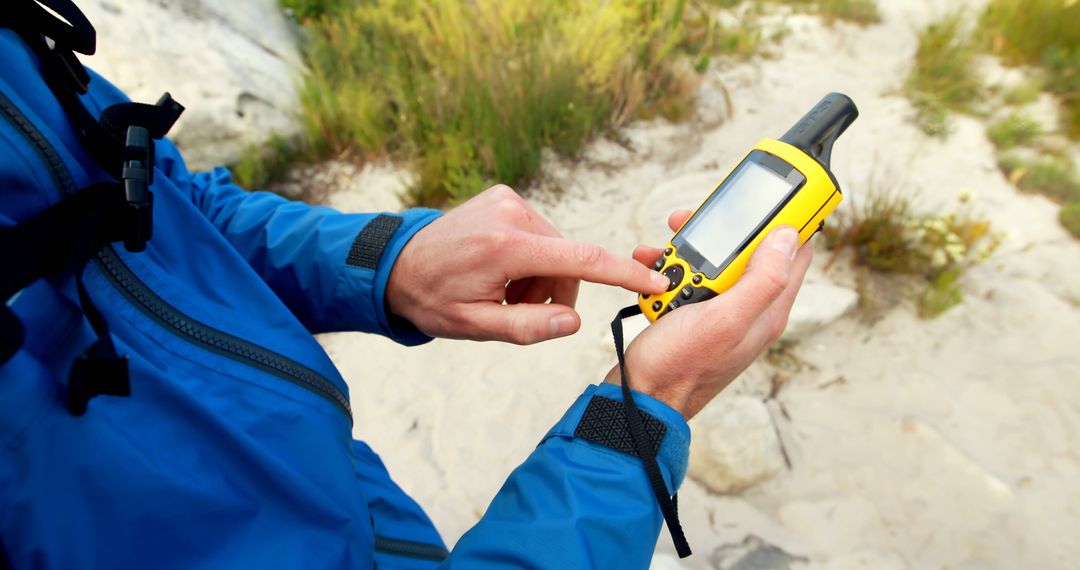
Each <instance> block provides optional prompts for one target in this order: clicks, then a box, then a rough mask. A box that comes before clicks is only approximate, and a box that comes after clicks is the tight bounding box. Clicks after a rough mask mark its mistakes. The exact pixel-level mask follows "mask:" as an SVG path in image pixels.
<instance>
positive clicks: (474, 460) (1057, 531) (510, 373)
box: [322, 0, 1080, 570]
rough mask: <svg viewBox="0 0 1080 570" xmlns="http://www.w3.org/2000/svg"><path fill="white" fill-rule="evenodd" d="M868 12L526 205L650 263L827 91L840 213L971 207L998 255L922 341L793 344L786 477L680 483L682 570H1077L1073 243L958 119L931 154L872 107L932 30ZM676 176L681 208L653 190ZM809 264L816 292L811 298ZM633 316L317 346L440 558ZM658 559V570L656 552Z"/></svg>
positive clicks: (911, 8)
mask: <svg viewBox="0 0 1080 570" xmlns="http://www.w3.org/2000/svg"><path fill="white" fill-rule="evenodd" d="M880 4H881V6H882V9H883V11H884V12H885V16H886V21H885V23H884V24H882V25H878V26H872V27H869V28H866V29H860V28H857V27H854V26H850V25H845V24H837V25H836V26H834V27H833V28H826V27H824V26H823V25H822V24H821V23H820V22H819V21H818V20H817V19H815V18H809V17H801V16H793V17H791V18H789V19H788V22H787V24H788V26H789V27H790V28H791V29H792V30H793V31H794V33H792V34H790V35H789V36H788V37H787V39H786V40H784V43H783V44H782V48H783V49H778V50H775V51H777V52H778V53H782V54H783V55H782V57H779V58H778V59H773V60H765V61H759V62H757V63H748V64H744V65H740V66H738V67H735V68H733V69H728V70H725V71H723V72H720V73H719V74H718V75H717V76H716V77H714V78H713V79H714V80H722V81H723V83H724V84H726V86H727V88H728V89H729V90H730V93H731V95H732V99H733V106H734V116H733V118H732V119H731V120H730V121H728V122H726V123H725V124H723V125H721V126H719V127H714V128H709V129H705V130H702V129H701V128H700V127H695V126H691V125H676V126H672V125H667V124H641V125H635V126H632V127H631V128H630V129H629V130H628V131H627V132H626V135H627V136H628V137H629V139H630V140H631V141H633V143H634V145H633V146H634V148H633V150H632V151H631V150H627V149H624V148H622V147H619V146H618V145H615V144H613V143H610V142H606V141H601V142H598V143H597V144H595V145H593V147H591V148H590V150H589V151H588V153H587V156H586V160H584V161H582V162H581V163H578V164H571V163H563V162H560V161H557V160H550V161H549V168H548V169H547V172H548V174H549V176H550V177H551V180H553V181H555V182H556V183H557V184H558V185H559V186H561V187H562V188H563V192H562V194H561V195H559V196H551V195H546V194H545V193H544V192H542V191H539V192H535V193H534V194H532V195H531V197H530V200H531V201H532V202H533V203H534V204H535V205H536V207H537V208H538V209H539V210H540V211H541V212H542V213H544V214H545V215H547V216H549V217H550V219H552V220H553V221H554V223H555V224H556V225H557V226H558V227H559V228H560V229H561V230H562V231H563V233H564V234H566V235H567V236H568V237H572V238H575V239H580V240H587V241H592V242H596V243H600V244H603V245H604V246H606V247H609V248H611V249H612V250H614V251H617V252H625V253H627V254H629V252H630V251H631V249H632V248H633V246H634V245H635V244H637V243H640V242H649V243H653V244H660V243H662V242H663V241H665V240H666V239H667V237H669V232H668V231H667V229H666V227H665V226H664V223H663V220H664V219H665V217H666V215H667V213H668V212H669V211H670V210H671V209H673V208H676V207H691V206H693V205H695V204H696V203H697V201H698V200H700V198H701V197H702V196H703V195H704V194H705V193H706V192H708V190H709V189H710V185H711V184H714V183H715V182H716V181H718V180H720V179H721V178H722V177H723V175H724V174H725V173H726V170H727V169H728V168H730V167H731V166H732V165H733V163H734V162H736V161H737V160H738V159H739V158H741V156H742V155H743V154H744V153H745V152H746V150H747V149H748V148H750V147H751V146H752V145H753V144H754V142H756V140H757V139H759V138H761V137H763V136H773V137H775V136H779V135H780V134H782V133H783V131H784V130H786V128H787V127H788V126H790V124H791V123H792V122H793V121H794V120H795V119H797V118H798V117H799V116H801V114H802V113H803V112H805V111H806V110H807V109H808V108H809V107H810V106H811V105H812V104H813V103H814V102H815V101H817V99H818V98H820V97H821V96H822V95H823V94H824V93H826V92H828V91H834V90H835V91H843V92H846V93H848V94H849V95H851V96H852V97H853V98H854V99H855V101H856V102H857V103H858V105H859V107H860V110H861V113H862V115H861V117H860V119H859V120H858V121H857V122H856V124H855V126H854V127H852V129H851V130H850V131H849V132H848V133H847V134H846V135H845V136H844V138H843V139H842V140H841V142H840V143H838V144H837V148H836V150H835V153H834V160H833V166H834V170H835V171H836V174H837V177H838V178H839V180H840V181H841V183H842V184H843V185H844V187H845V190H846V196H847V197H848V200H849V202H848V203H847V204H846V206H845V207H850V202H852V201H856V200H858V199H859V194H860V193H861V192H864V191H865V189H866V186H867V183H868V181H869V180H870V179H871V178H873V179H874V180H876V181H877V183H879V184H881V185H890V184H896V185H901V186H906V187H909V188H913V189H917V190H918V191H919V192H920V193H921V194H920V196H921V197H920V199H919V200H918V203H919V206H920V207H922V208H923V209H926V210H930V211H933V210H935V209H938V208H942V209H952V208H953V207H954V206H955V205H956V203H957V197H958V196H959V195H960V193H962V192H971V193H972V194H973V195H974V197H975V198H974V205H975V208H976V211H977V212H979V213H980V214H982V215H984V216H985V217H987V218H989V219H990V220H991V221H992V222H993V225H994V227H995V228H996V229H998V230H1001V231H1004V232H1005V233H1006V237H1005V241H1004V243H1003V245H1002V247H1001V248H1000V250H999V252H998V253H997V254H996V255H995V257H994V258H993V259H992V260H991V261H990V262H988V263H987V264H985V265H983V266H980V267H978V268H976V269H975V270H973V271H971V272H970V273H969V274H968V275H967V277H966V278H965V280H964V287H965V289H966V290H967V292H968V294H967V299H966V300H965V302H964V303H963V304H961V305H959V306H958V307H956V308H954V309H952V310H950V311H949V312H947V313H945V315H943V316H942V317H940V318H938V319H935V320H930V321H924V320H919V319H918V318H916V317H915V314H914V309H913V308H912V307H911V306H910V305H904V306H899V307H896V308H894V309H892V310H891V311H890V312H889V313H888V314H887V315H886V316H885V318H884V319H882V320H881V321H879V322H878V323H877V324H875V325H874V326H872V327H871V326H868V325H866V324H863V323H860V322H858V321H857V320H855V319H854V318H852V317H849V318H845V319H842V320H841V321H839V322H837V323H835V324H833V325H832V326H830V327H829V328H827V329H825V330H824V331H821V332H820V333H817V334H815V335H812V336H810V337H809V338H807V339H805V340H803V341H802V342H801V343H800V344H799V345H798V346H797V347H796V349H795V352H796V354H797V355H798V356H799V357H800V358H802V359H804V360H806V361H807V362H809V363H811V364H813V365H814V366H816V369H814V370H806V371H803V372H800V373H798V374H796V375H795V376H794V377H793V378H792V379H791V381H790V382H789V384H788V385H787V386H786V387H785V389H784V390H783V391H782V392H781V393H780V396H779V399H780V401H781V402H782V403H783V405H784V407H785V408H786V409H787V410H788V412H789V414H790V416H791V421H790V423H787V424H785V425H784V426H782V427H783V428H784V430H785V432H786V433H787V434H789V435H788V437H787V438H786V439H787V441H786V443H787V444H788V445H789V446H790V449H789V451H790V452H791V454H792V457H793V469H792V470H791V471H789V472H785V473H782V474H781V475H779V476H777V477H775V478H774V479H772V480H770V481H767V482H765V483H763V484H760V485H758V486H757V487H754V488H752V489H750V490H749V491H746V492H744V493H743V494H741V495H739V496H731V497H718V496H710V495H708V494H707V493H705V492H704V491H703V490H702V489H701V487H699V486H698V485H697V484H695V483H694V482H692V481H688V482H687V483H686V484H685V485H684V486H683V489H682V492H681V493H680V498H681V506H682V508H681V509H680V511H681V513H682V517H683V525H684V527H686V528H687V532H688V535H689V538H690V542H691V544H692V545H693V546H694V548H695V550H696V552H697V555H696V556H695V557H694V558H691V559H690V560H688V561H685V562H684V563H683V564H684V565H685V566H686V567H687V568H709V567H710V565H709V563H708V558H709V555H710V554H711V553H712V552H713V550H714V549H715V548H717V547H719V546H721V545H724V544H731V543H737V542H740V541H741V540H743V538H745V537H746V536H747V535H748V534H753V535H756V536H759V537H761V538H762V539H764V540H765V541H766V542H770V543H773V544H775V545H777V546H779V547H781V548H783V549H784V550H786V551H787V552H789V553H791V554H793V555H798V556H804V557H807V558H808V559H809V560H810V566H811V567H816V568H875V569H876V568H882V569H889V568H950V569H954V570H955V569H965V568H1002V569H1006V568H1008V569H1014V568H1075V567H1076V566H1077V564H1078V562H1077V560H1080V541H1077V540H1076V537H1077V536H1080V504H1078V499H1080V453H1078V452H1077V451H1076V447H1075V445H1076V442H1077V441H1080V406H1078V404H1077V402H1080V382H1078V379H1080V350H1077V349H1078V347H1080V342H1078V341H1077V332H1078V331H1077V329H1078V325H1080V308H1078V305H1077V303H1078V300H1080V242H1078V241H1076V240H1073V239H1071V238H1069V237H1068V236H1067V234H1066V233H1065V231H1064V230H1063V229H1061V228H1060V226H1059V225H1058V223H1057V221H1056V216H1057V211H1058V208H1057V206H1055V205H1054V204H1052V203H1050V202H1049V201H1048V200H1046V199H1044V198H1041V197H1037V196H1028V195H1022V194H1019V193H1018V192H1017V191H1016V190H1015V189H1014V188H1013V187H1011V186H1010V185H1009V184H1008V183H1007V181H1006V180H1004V179H1003V178H1002V176H1001V175H1000V174H999V172H998V171H997V169H996V168H995V166H994V154H993V149H992V147H991V145H990V143H989V142H988V141H987V140H986V137H985V128H984V126H983V125H982V123H980V122H978V121H977V120H975V119H970V118H963V117H960V118H957V120H956V132H955V133H954V134H953V135H952V136H951V137H950V138H949V139H948V140H945V141H940V140H932V139H928V138H927V137H925V136H924V135H923V134H922V133H921V132H920V131H918V130H917V129H916V128H915V127H914V126H912V125H911V124H909V122H908V121H907V117H908V116H909V114H910V113H911V109H910V106H909V104H908V103H907V101H906V100H905V99H903V98H902V97H900V96H896V95H890V94H888V93H890V92H895V91H896V89H897V88H898V87H899V85H900V83H901V82H902V80H903V77H904V75H905V73H906V69H907V67H906V66H907V65H908V62H909V59H910V56H911V54H912V53H913V51H914V46H915V35H914V31H915V29H916V26H917V25H919V24H921V23H923V22H925V21H927V20H928V19H929V18H930V17H932V16H933V15H936V14H940V13H941V12H942V11H943V10H942V9H941V8H940V7H938V5H939V4H940V3H935V2H930V1H924V0H903V1H894V0H889V1H882V2H880ZM715 89H716V88H715V87H711V88H710V87H708V86H707V87H706V95H707V96H706V97H703V103H702V104H703V105H705V106H706V107H708V106H710V105H716V104H718V102H720V101H722V100H723V98H722V97H719V96H717V95H716V93H717V91H716V90H715ZM716 112H718V110H717V109H715V108H711V109H710V108H706V109H704V110H703V113H713V114H715V113H716ZM681 176H687V177H688V178H686V180H688V181H689V182H688V183H687V184H686V185H685V187H683V188H678V189H675V190H674V191H672V190H671V188H670V185H668V190H667V191H665V192H663V193H661V192H654V189H655V188H657V187H659V186H661V185H662V184H663V183H664V182H665V181H669V180H671V179H673V178H675V177H681ZM392 178H393V177H390V179H388V178H387V176H386V173H385V171H384V170H376V171H375V174H374V175H372V176H370V177H365V176H362V177H361V179H360V184H362V185H363V184H365V183H368V184H370V186H366V187H365V188H366V189H365V190H364V192H365V194H369V195H370V196H372V199H373V200H375V202H373V203H374V204H379V206H380V207H385V206H383V204H385V203H386V201H385V200H386V199H385V196H386V194H385V193H382V194H380V190H379V189H380V188H390V189H391V190H390V192H393V191H394V188H396V187H398V186H397V182H395V181H394V180H393V179H392ZM374 179H378V180H381V181H382V182H381V183H376V182H372V181H371V180H374ZM693 181H697V182H693ZM349 204H350V205H351V207H355V208H356V209H364V207H365V206H366V202H364V200H362V199H359V200H356V201H350V202H349ZM820 253H822V250H819V254H820ZM824 258H825V256H824V255H819V259H818V262H817V268H816V269H815V272H816V273H815V275H816V277H815V278H818V279H821V278H824V277H823V276H821V274H820V267H821V266H822V265H823V263H822V261H823V260H824ZM842 273H843V271H842V268H838V271H837V272H836V275H834V276H831V277H832V278H834V279H839V280H843V275H842ZM633 302H634V296H633V295H632V294H629V293H627V292H624V291H619V290H615V289H611V288H603V287H599V286H591V285H587V286H584V287H583V289H582V293H581V297H580V300H579V311H580V313H581V315H582V318H583V323H584V324H583V327H582V330H581V332H580V333H578V334H577V335H575V336H574V337H572V338H568V339H562V340H558V341H554V342H549V343H546V344H543V345H540V346H534V347H527V348H521V347H515V346H508V345H498V344H490V343H489V344H479V343H467V342H454V341H442V340H440V341H435V342H433V343H431V344H428V345H426V346H423V347H419V348H412V349H405V348H402V347H398V346H396V345H394V344H393V343H391V342H389V341H387V340H385V339H382V338H379V337H375V336H367V335H360V334H339V335H328V336H325V337H323V338H322V341H323V343H324V345H325V346H326V348H327V350H328V351H329V352H330V354H331V355H332V356H333V358H334V360H335V362H336V363H337V364H338V366H339V367H340V368H341V370H342V372H343V373H344V375H345V377H346V378H347V379H348V381H349V383H350V386H351V389H352V398H353V405H354V409H355V412H356V428H355V434H356V436H357V437H360V438H363V439H365V440H366V441H368V442H369V443H370V444H371V445H372V447H373V448H374V449H375V450H376V451H377V452H379V453H380V454H381V455H382V457H383V459H384V460H385V461H386V463H387V464H388V466H389V468H390V470H391V472H392V473H393V474H394V475H395V477H396V480H397V481H398V482H399V483H400V484H401V485H402V486H403V487H404V488H405V489H406V490H407V491H409V492H411V493H412V494H413V496H414V497H415V498H416V499H417V500H419V502H420V503H421V504H422V505H424V507H425V508H426V509H427V511H428V513H429V514H430V515H431V516H432V517H433V518H434V520H435V522H436V524H437V525H438V526H439V529H440V530H441V531H442V533H443V536H444V537H445V538H446V539H447V541H448V542H449V543H450V544H451V545H452V544H453V543H454V542H455V541H456V540H457V539H458V538H459V537H460V535H461V534H462V533H463V532H464V531H465V530H466V529H468V528H469V527H470V526H471V525H472V524H474V523H475V522H476V520H477V519H478V518H479V516H480V515H481V514H482V512H483V510H484V509H485V507H486V505H487V504H488V502H489V501H490V499H491V497H492V496H493V495H494V494H495V492H496V491H497V490H498V488H499V486H500V485H501V483H502V481H503V480H504V479H505V477H506V476H507V474H509V472H510V471H511V470H512V469H513V468H514V467H515V466H516V465H517V464H518V463H519V462H520V461H521V460H522V459H524V457H525V456H526V455H527V454H528V453H529V451H530V450H531V448H532V447H533V446H535V444H536V443H537V441H538V439H539V438H540V437H541V436H542V435H543V434H544V433H545V431H546V430H547V429H548V428H549V427H550V425H551V424H552V423H553V422H554V421H555V420H556V419H557V418H558V417H559V416H560V415H561V414H562V413H563V411H564V410H565V408H566V407H567V406H568V405H569V404H570V402H571V401H572V400H573V398H574V397H575V396H576V395H577V394H578V393H580V391H581V390H582V389H583V388H584V386H585V385H586V384H587V383H591V382H596V381H598V380H599V379H600V378H601V376H602V375H603V374H604V372H605V371H606V370H607V369H608V367H609V366H610V365H611V363H612V362H613V361H614V354H613V351H612V350H611V348H610V339H609V334H608V330H607V326H608V321H609V319H610V318H611V316H612V315H613V314H614V313H615V311H616V310H617V309H618V308H620V307H622V306H625V305H628V304H630V303H633ZM839 376H842V377H843V378H844V379H845V381H843V382H840V383H833V384H831V385H829V386H828V387H826V388H820V386H822V385H823V384H826V383H828V382H830V381H832V380H834V379H836V378H837V377H839ZM659 550H660V551H661V552H672V548H671V546H670V540H669V539H668V538H667V536H666V531H665V532H664V534H662V535H661V538H660V542H659Z"/></svg>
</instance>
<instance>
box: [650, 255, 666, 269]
mask: <svg viewBox="0 0 1080 570" xmlns="http://www.w3.org/2000/svg"><path fill="white" fill-rule="evenodd" d="M662 267H664V258H663V257H661V258H660V259H657V260H656V263H654V264H653V266H652V268H653V269H655V270H657V271H660V269H661V268H662Z"/></svg>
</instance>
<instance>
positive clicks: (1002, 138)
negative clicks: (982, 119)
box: [987, 113, 1043, 150]
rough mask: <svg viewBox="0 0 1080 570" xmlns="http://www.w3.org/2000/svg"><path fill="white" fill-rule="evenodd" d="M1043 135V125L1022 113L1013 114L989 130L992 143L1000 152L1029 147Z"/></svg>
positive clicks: (988, 133) (991, 126)
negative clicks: (1018, 147)
mask: <svg viewBox="0 0 1080 570" xmlns="http://www.w3.org/2000/svg"><path fill="white" fill-rule="evenodd" d="M1042 134H1043V128H1042V125H1040V124H1039V122H1038V121H1036V120H1034V119H1032V118H1031V117H1028V116H1027V115H1024V114H1021V113H1012V114H1010V115H1009V116H1008V117H1005V118H1004V119H1002V120H1000V121H998V122H996V123H994V124H992V125H990V128H989V129H987V135H988V136H989V137H990V141H991V142H993V143H994V146H996V147H997V148H998V149H999V150H1008V149H1010V148H1013V147H1017V146H1025V145H1029V144H1031V143H1032V142H1035V140H1036V139H1038V138H1039V137H1040V136H1042Z"/></svg>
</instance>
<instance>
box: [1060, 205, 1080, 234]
mask: <svg viewBox="0 0 1080 570" xmlns="http://www.w3.org/2000/svg"><path fill="white" fill-rule="evenodd" d="M1058 220H1059V221H1060V222H1061V225H1062V226H1064V228H1065V229H1066V230H1069V233H1070V234H1072V235H1073V237H1075V238H1077V239H1080V200H1076V201H1073V202H1070V203H1068V204H1065V207H1063V208H1061V213H1060V214H1058Z"/></svg>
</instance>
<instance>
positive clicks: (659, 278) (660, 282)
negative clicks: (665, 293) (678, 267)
mask: <svg viewBox="0 0 1080 570" xmlns="http://www.w3.org/2000/svg"><path fill="white" fill-rule="evenodd" d="M652 282H653V285H655V286H656V288H657V289H667V288H668V287H670V286H671V279H668V278H667V277H664V276H663V275H661V274H659V273H653V274H652Z"/></svg>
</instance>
